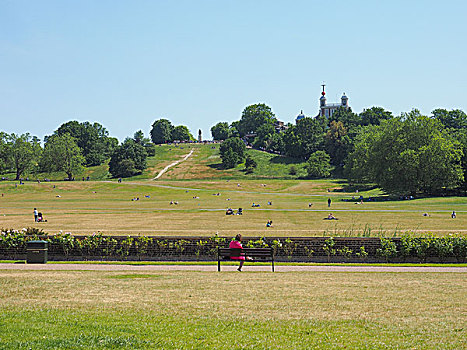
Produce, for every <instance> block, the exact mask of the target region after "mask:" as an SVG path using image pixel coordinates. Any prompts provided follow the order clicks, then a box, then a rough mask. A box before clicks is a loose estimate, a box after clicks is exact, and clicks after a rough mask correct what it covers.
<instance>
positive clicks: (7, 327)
mask: <svg viewBox="0 0 467 350" xmlns="http://www.w3.org/2000/svg"><path fill="white" fill-rule="evenodd" d="M0 281H1V283H2V288H0V327H1V330H2V331H1V332H0V348H2V349H29V348H31V349H64V348H66V349H155V348H156V349H225V348H230V349H342V348H349V349H440V348H442V349H462V348H465V339H466V319H465V317H464V315H465V312H466V301H467V300H466V294H465V287H466V282H467V280H466V275H465V274H462V273H410V272H409V273H339V272H332V273H327V272H326V273H325V272H316V273H295V272H287V273H274V274H273V273H265V272H256V273H253V272H251V273H249V272H244V273H242V274H240V273H234V272H224V273H215V272H168V271H161V272H158V273H139V272H136V273H129V272H123V271H122V272H92V271H74V272H71V271H7V270H3V271H0Z"/></svg>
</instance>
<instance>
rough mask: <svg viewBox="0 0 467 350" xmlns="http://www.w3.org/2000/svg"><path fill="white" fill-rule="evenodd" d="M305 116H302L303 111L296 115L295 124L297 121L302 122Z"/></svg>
mask: <svg viewBox="0 0 467 350" xmlns="http://www.w3.org/2000/svg"><path fill="white" fill-rule="evenodd" d="M305 117H306V115H305V114H303V110H301V111H300V114H299V115H297V118H295V122H298V121H299V120H302V119H303V118H305Z"/></svg>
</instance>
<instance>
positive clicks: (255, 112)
mask: <svg viewBox="0 0 467 350" xmlns="http://www.w3.org/2000/svg"><path fill="white" fill-rule="evenodd" d="M276 120H277V119H276V116H275V115H274V113H273V112H272V109H271V107H269V106H267V105H265V104H264V103H258V104H254V105H250V106H247V107H245V109H244V110H243V112H242V117H241V118H240V121H239V123H238V126H237V130H238V131H239V133H240V136H242V137H243V136H245V135H246V134H249V133H256V132H257V130H258V128H259V127H260V126H262V125H264V124H271V125H274V122H275V121H276Z"/></svg>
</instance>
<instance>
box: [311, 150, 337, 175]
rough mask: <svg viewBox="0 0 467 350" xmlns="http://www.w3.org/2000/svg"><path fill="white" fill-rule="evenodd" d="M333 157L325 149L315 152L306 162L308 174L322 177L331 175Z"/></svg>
mask: <svg viewBox="0 0 467 350" xmlns="http://www.w3.org/2000/svg"><path fill="white" fill-rule="evenodd" d="M330 161H331V158H330V157H329V155H328V154H327V153H326V152H324V151H316V152H315V153H313V154H312V155H311V156H310V158H309V159H308V162H307V164H306V169H307V171H308V176H310V177H315V178H321V177H328V176H329V175H331V170H332V166H331V164H330Z"/></svg>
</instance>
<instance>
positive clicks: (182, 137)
mask: <svg viewBox="0 0 467 350" xmlns="http://www.w3.org/2000/svg"><path fill="white" fill-rule="evenodd" d="M172 140H173V141H175V140H176V141H194V140H195V138H194V137H193V135H192V134H191V133H190V130H188V128H187V127H186V126H185V125H178V126H176V127H175V128H174V129H173V131H172Z"/></svg>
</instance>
